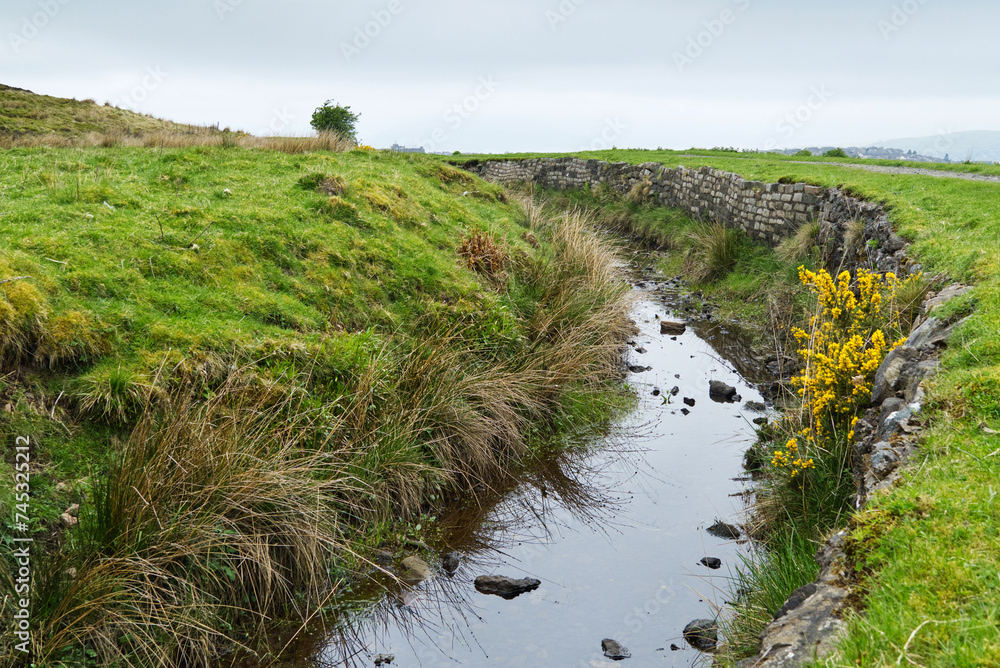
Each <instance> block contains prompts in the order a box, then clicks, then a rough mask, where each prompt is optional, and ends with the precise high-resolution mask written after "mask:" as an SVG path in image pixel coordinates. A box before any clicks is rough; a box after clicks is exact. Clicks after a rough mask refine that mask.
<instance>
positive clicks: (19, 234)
mask: <svg viewBox="0 0 1000 668" xmlns="http://www.w3.org/2000/svg"><path fill="white" fill-rule="evenodd" d="M0 235H2V237H3V238H4V240H5V243H4V245H3V248H2V249H0V281H7V279H16V280H9V281H8V282H4V283H0V359H2V363H3V367H2V369H3V373H4V374H5V375H2V376H0V438H3V440H4V441H5V442H13V441H14V439H15V438H17V437H18V436H29V437H31V439H32V443H33V444H34V446H33V447H34V449H33V451H32V465H31V466H32V469H31V473H32V492H33V497H32V505H31V515H32V527H31V528H32V530H33V533H34V535H35V536H36V539H37V540H38V541H39V544H40V545H44V551H45V552H47V553H48V554H50V555H52V557H51V559H46V560H40V561H39V564H38V568H39V571H38V572H39V583H40V584H39V587H38V591H37V592H36V596H37V599H36V604H37V605H36V611H37V613H36V615H35V617H33V619H34V620H36V622H37V624H38V627H37V628H38V629H39V634H38V635H37V636H36V638H35V640H36V642H37V643H38V644H37V646H36V648H35V649H36V651H37V654H36V656H39V657H44V661H45V662H49V663H52V662H55V661H57V660H66V661H70V662H72V661H74V660H77V659H80V658H81V657H82V656H83V654H80V653H81V652H83V653H85V654H87V656H90V657H91V658H92V659H94V660H99V661H103V662H108V663H115V662H118V663H120V664H122V665H152V664H155V663H157V662H159V663H169V662H172V661H178V660H180V657H182V656H187V657H189V658H191V659H192V660H195V659H199V660H200V659H205V658H206V657H208V656H211V654H212V652H214V651H215V649H216V648H217V646H218V645H219V643H222V642H228V641H225V640H224V638H230V640H232V639H234V638H236V637H237V636H236V635H234V634H237V633H238V630H239V629H245V628H247V626H248V625H251V626H252V625H254V624H258V623H262V621H261V620H262V619H263V618H262V617H260V615H268V616H269V617H270V618H280V617H282V616H290V617H292V618H296V619H302V618H303V617H305V616H306V613H307V611H310V610H313V609H314V608H315V606H317V605H320V604H321V603H322V601H323V600H324V599H325V598H326V597H327V596H328V595H329V594H330V593H331V592H336V590H337V587H338V586H339V585H338V583H339V581H340V579H341V578H342V576H343V575H345V574H346V573H348V572H350V571H351V570H353V569H357V568H360V567H361V564H362V563H363V560H364V554H363V550H364V547H363V546H364V545H366V544H370V543H371V541H370V540H369V538H370V537H369V536H368V532H369V531H374V532H378V531H381V530H382V529H381V527H384V526H386V523H387V522H390V521H394V520H400V519H402V520H406V519H413V518H418V517H420V516H421V515H422V514H423V513H424V512H425V511H426V510H427V508H428V507H433V505H434V504H437V503H441V502H442V499H443V498H451V497H453V496H454V495H456V494H462V495H474V494H475V493H476V492H475V490H476V488H477V485H481V484H483V483H486V484H488V483H489V482H490V481H492V480H495V479H498V478H502V477H504V476H509V475H510V472H511V471H515V470H517V469H518V467H520V466H522V465H524V463H525V462H527V461H530V460H531V459H532V458H533V457H536V456H538V454H539V453H540V452H542V451H543V450H544V449H545V448H546V447H548V446H546V442H547V440H548V439H549V438H551V436H552V435H553V434H557V433H559V432H568V431H572V430H578V429H581V428H583V426H584V425H587V424H593V423H594V422H595V421H601V420H606V419H609V417H610V416H611V415H614V414H615V412H616V410H618V409H619V408H620V407H621V406H623V405H624V404H623V401H622V400H621V399H620V397H619V394H620V393H621V392H623V391H624V390H623V388H622V387H621V386H620V382H621V377H620V374H619V373H618V372H617V365H618V362H619V359H620V351H621V346H622V344H623V341H624V340H625V338H627V334H628V333H629V332H630V331H631V329H632V325H631V323H630V321H629V320H628V318H627V313H628V299H627V294H628V289H629V288H628V284H627V283H626V282H624V281H623V280H622V279H621V277H620V275H619V273H618V270H617V269H616V265H617V262H618V260H617V256H616V253H615V250H614V248H613V247H611V246H610V245H609V244H608V243H607V242H606V241H605V240H603V239H602V238H601V237H600V236H599V235H596V234H594V233H592V232H591V231H590V224H589V222H588V220H587V219H586V217H585V216H582V215H580V214H579V213H577V214H573V215H566V216H562V217H558V218H552V217H550V216H539V215H537V214H535V215H533V214H532V213H531V212H530V211H525V210H524V209H523V208H522V207H521V205H519V204H517V203H515V202H511V201H508V197H507V194H506V193H505V191H504V190H503V189H502V188H500V187H498V186H495V185H491V184H487V183H485V182H482V181H480V180H479V179H476V178H474V177H472V176H470V175H468V174H467V173H465V172H461V171H459V170H456V169H454V168H452V167H448V166H446V165H442V164H440V163H439V162H436V161H434V160H432V159H428V158H425V157H421V156H412V155H409V156H406V155H403V156H399V155H391V154H386V153H378V152H372V151H362V150H357V151H351V152H345V153H333V152H329V151H317V152H305V153H289V152H284V151H282V150H261V149H254V148H241V147H239V146H229V147H226V146H193V147H186V148H145V149H143V148H127V147H107V148H97V147H94V148H75V149H52V148H16V149H12V150H8V151H5V152H3V153H2V154H0ZM243 416H246V417H243ZM4 467H5V468H6V470H7V474H8V477H9V478H11V479H13V461H12V460H8V461H6V462H5V463H4ZM14 503H15V499H14V497H13V488H11V487H9V486H8V487H7V488H5V489H4V490H2V491H0V509H2V511H3V512H4V514H5V516H7V517H8V522H7V523H5V524H4V525H3V527H2V529H0V534H2V535H0V539H2V540H4V541H6V542H8V543H9V541H10V540H11V538H12V537H13V536H14V535H15V534H16V532H15V531H14V527H13V526H12V525H11V524H10V521H11V518H12V509H13V505H14ZM72 503H81V504H82V506H83V507H82V508H81V511H80V516H81V524H80V525H79V526H80V528H79V529H77V530H73V531H66V530H65V529H64V528H63V526H62V522H61V520H60V519H59V515H60V514H61V513H62V512H63V511H64V510H66V508H67V507H69V506H70V504H72ZM317 513H319V514H317ZM281 516H287V517H297V518H301V522H297V523H296V522H290V521H289V522H283V521H281V519H280V517H281ZM327 565H329V567H327ZM7 568H9V564H7V563H6V562H4V564H3V568H2V569H0V577H4V578H7V577H8V575H9V571H8V570H7ZM69 568H73V569H75V570H76V573H77V575H76V576H75V578H69V577H67V575H66V572H67V570H68V569H69ZM234 578H235V580H234ZM234 582H236V583H237V584H239V585H240V586H239V587H235V586H233V583H234ZM11 604H12V600H11V599H8V602H7V605H8V606H9V605H11ZM6 638H8V639H9V638H10V636H6ZM12 656H13V655H12V654H11V645H10V644H9V642H8V640H5V641H4V644H3V645H2V646H0V661H3V660H7V659H10V658H11V657H12Z"/></svg>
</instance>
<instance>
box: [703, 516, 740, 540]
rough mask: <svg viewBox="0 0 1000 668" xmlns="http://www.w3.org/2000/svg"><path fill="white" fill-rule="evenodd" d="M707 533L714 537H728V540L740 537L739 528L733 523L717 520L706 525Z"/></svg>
mask: <svg viewBox="0 0 1000 668" xmlns="http://www.w3.org/2000/svg"><path fill="white" fill-rule="evenodd" d="M707 531H708V533H709V534H710V535H712V536H715V537H716V538H729V539H730V540H736V539H737V538H739V537H740V528H739V527H738V526H736V525H734V524H726V523H725V522H721V521H717V522H716V523H715V524H713V525H712V526H710V527H708V529H707Z"/></svg>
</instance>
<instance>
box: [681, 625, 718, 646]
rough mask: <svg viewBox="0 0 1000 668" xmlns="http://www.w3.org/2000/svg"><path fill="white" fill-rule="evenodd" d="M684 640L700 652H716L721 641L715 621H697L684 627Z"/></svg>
mask: <svg viewBox="0 0 1000 668" xmlns="http://www.w3.org/2000/svg"><path fill="white" fill-rule="evenodd" d="M684 640H686V641H687V643H688V644H689V645H691V647H694V648H695V649H696V650H698V651H699V652H711V651H714V650H715V644H716V643H717V642H718V640H719V627H718V625H717V624H716V623H715V621H714V620H711V619H696V620H694V621H693V622H691V623H690V624H688V625H687V626H685V627H684Z"/></svg>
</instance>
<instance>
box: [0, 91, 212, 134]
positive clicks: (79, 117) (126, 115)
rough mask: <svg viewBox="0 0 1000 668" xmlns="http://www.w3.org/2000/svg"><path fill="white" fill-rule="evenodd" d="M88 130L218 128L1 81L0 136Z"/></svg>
mask: <svg viewBox="0 0 1000 668" xmlns="http://www.w3.org/2000/svg"><path fill="white" fill-rule="evenodd" d="M91 132H98V133H105V134H107V133H115V132H117V133H127V134H132V135H137V134H150V133H154V132H185V133H188V132H195V133H198V134H201V133H212V132H217V129H216V128H205V127H201V126H189V125H182V124H180V123H173V122H171V121H164V120H162V119H159V118H155V117H153V116H148V115H146V114H139V113H136V112H134V111H128V110H127V109H119V108H118V107H112V106H110V105H99V104H97V103H95V102H94V101H93V100H70V99H66V98H61V97H51V96H49V95H38V94H36V93H33V92H31V91H30V90H24V89H23V88H14V87H12V86H5V85H3V84H0V136H8V137H10V136H19V135H27V136H31V135H52V134H54V135H60V136H63V137H80V136H84V135H87V134H89V133H91Z"/></svg>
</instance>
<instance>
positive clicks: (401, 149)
mask: <svg viewBox="0 0 1000 668" xmlns="http://www.w3.org/2000/svg"><path fill="white" fill-rule="evenodd" d="M389 150H391V151H392V152H393V153H426V152H427V151H425V150H424V147H423V146H421V147H420V148H406V147H405V146H400V145H399V144H393V145H392V148H391V149H389Z"/></svg>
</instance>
